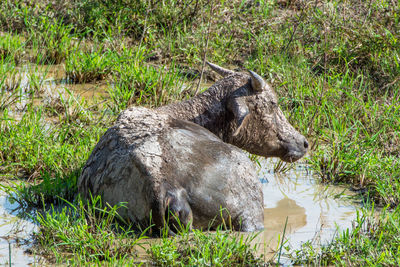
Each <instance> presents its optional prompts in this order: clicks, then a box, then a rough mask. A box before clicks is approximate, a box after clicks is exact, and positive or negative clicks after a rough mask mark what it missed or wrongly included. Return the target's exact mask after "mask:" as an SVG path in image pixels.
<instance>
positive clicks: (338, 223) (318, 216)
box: [256, 159, 356, 262]
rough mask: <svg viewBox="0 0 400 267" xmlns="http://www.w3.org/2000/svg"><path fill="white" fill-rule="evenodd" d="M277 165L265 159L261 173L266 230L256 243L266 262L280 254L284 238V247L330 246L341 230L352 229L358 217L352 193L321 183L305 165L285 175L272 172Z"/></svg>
mask: <svg viewBox="0 0 400 267" xmlns="http://www.w3.org/2000/svg"><path fill="white" fill-rule="evenodd" d="M275 162H276V160H271V159H269V160H262V162H261V168H260V172H259V177H260V180H261V182H262V187H263V193H264V205H265V209H264V226H265V230H264V231H263V233H262V234H261V235H260V236H259V237H258V238H257V240H256V242H257V243H259V245H260V252H262V253H263V254H265V256H266V258H267V259H269V258H271V257H273V256H274V254H275V253H276V252H277V251H278V249H279V244H280V242H279V241H280V240H281V239H282V237H283V235H284V240H285V243H284V246H287V245H290V247H291V248H292V249H299V248H300V247H301V245H302V244H303V243H304V242H306V241H311V242H312V243H313V244H314V245H316V246H318V245H323V244H327V243H328V242H329V241H331V240H332V239H333V238H334V236H335V234H337V231H338V230H339V231H340V230H343V229H347V228H351V226H352V221H354V219H355V218H356V207H355V204H354V202H353V201H352V200H351V196H352V195H353V194H352V193H351V192H349V191H348V190H345V189H344V188H341V187H337V186H329V187H328V186H324V185H320V184H318V183H317V182H316V179H315V178H314V177H313V173H312V172H311V171H310V169H309V168H308V167H307V165H305V164H304V163H303V164H302V163H296V164H295V165H294V166H295V167H294V168H293V169H291V170H289V171H287V172H285V173H282V174H279V173H273V171H271V170H272V169H273V165H274V164H275ZM286 220H287V224H286V230H285V234H284V228H285V223H286ZM281 261H282V260H281ZM284 262H285V261H284Z"/></svg>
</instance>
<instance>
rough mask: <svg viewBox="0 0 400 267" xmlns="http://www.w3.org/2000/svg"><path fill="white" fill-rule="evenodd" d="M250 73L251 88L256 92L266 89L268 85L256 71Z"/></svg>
mask: <svg viewBox="0 0 400 267" xmlns="http://www.w3.org/2000/svg"><path fill="white" fill-rule="evenodd" d="M249 73H250V77H251V87H253V90H254V91H257V92H261V91H262V90H263V89H264V88H265V86H266V84H267V83H266V82H265V81H264V79H263V78H262V77H261V76H260V75H258V74H257V73H255V72H254V71H251V70H249Z"/></svg>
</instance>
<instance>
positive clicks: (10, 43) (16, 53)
mask: <svg viewBox="0 0 400 267" xmlns="http://www.w3.org/2000/svg"><path fill="white" fill-rule="evenodd" d="M23 48H24V44H23V42H22V40H21V38H20V36H19V35H16V34H9V33H2V34H1V36H0V59H2V60H4V59H5V58H8V59H12V60H13V61H14V62H15V63H16V64H18V63H19V61H20V60H21V57H22V55H23V52H24V51H23Z"/></svg>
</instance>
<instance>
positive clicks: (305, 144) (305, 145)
mask: <svg viewBox="0 0 400 267" xmlns="http://www.w3.org/2000/svg"><path fill="white" fill-rule="evenodd" d="M304 148H308V142H307V140H304Z"/></svg>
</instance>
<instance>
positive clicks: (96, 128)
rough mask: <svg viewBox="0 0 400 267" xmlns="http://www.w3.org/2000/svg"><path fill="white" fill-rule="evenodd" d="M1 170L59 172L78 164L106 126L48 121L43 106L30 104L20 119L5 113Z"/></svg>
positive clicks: (1, 122)
mask: <svg viewBox="0 0 400 267" xmlns="http://www.w3.org/2000/svg"><path fill="white" fill-rule="evenodd" d="M0 129H1V133H2V134H1V135H0V148H1V149H0V151H1V152H0V154H1V158H2V162H3V163H2V166H1V172H2V173H8V172H10V173H13V174H18V173H19V175H21V176H24V177H30V178H35V177H38V176H39V174H40V173H41V172H42V171H46V172H49V173H52V174H57V173H58V174H62V173H63V172H65V171H69V170H75V169H78V168H80V166H81V165H82V164H83V162H84V160H85V159H86V158H87V157H88V155H89V153H90V151H91V149H92V148H93V146H94V145H95V143H96V142H97V140H98V139H99V137H100V135H101V134H102V133H103V132H104V131H105V129H104V128H103V127H102V126H101V124H99V125H92V126H86V127H82V126H81V125H79V124H77V123H63V124H60V125H58V126H55V125H51V124H50V123H48V122H46V121H45V120H44V119H43V110H42V109H37V110H36V109H33V108H32V107H30V108H28V110H27V111H26V112H25V113H24V114H23V116H22V118H21V119H20V120H19V121H16V120H14V119H13V118H12V117H10V115H9V114H8V113H4V114H3V118H2V120H0Z"/></svg>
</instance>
